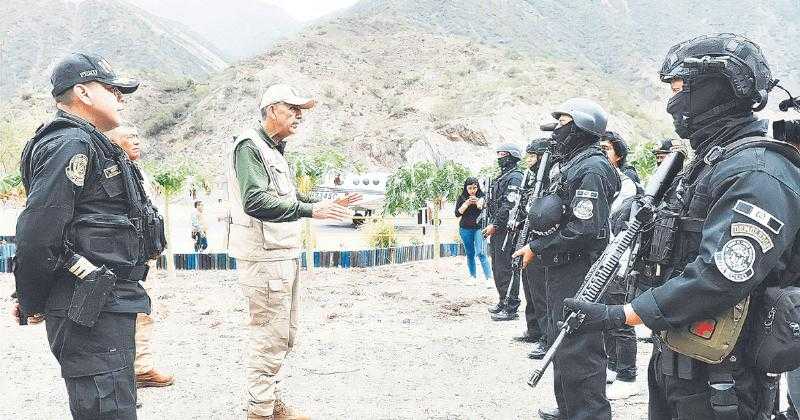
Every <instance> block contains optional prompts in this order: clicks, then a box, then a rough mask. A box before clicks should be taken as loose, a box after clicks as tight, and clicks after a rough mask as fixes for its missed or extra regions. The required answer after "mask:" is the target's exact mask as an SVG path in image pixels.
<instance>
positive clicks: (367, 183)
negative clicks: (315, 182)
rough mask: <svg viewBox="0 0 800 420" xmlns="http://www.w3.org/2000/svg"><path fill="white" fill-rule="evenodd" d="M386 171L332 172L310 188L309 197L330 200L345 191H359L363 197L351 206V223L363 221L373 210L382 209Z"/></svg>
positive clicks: (388, 174) (378, 210)
mask: <svg viewBox="0 0 800 420" xmlns="http://www.w3.org/2000/svg"><path fill="white" fill-rule="evenodd" d="M390 175H391V174H390V173H388V172H365V173H363V174H356V173H341V174H333V175H330V176H328V177H326V178H325V180H324V181H323V182H322V184H320V185H319V186H317V187H316V188H314V189H313V190H311V197H313V198H316V199H318V200H331V199H334V198H336V197H339V196H341V195H343V194H347V193H359V194H361V195H362V196H363V197H364V198H363V199H362V200H361V202H359V203H358V204H357V205H355V206H354V207H353V209H354V210H355V215H354V216H353V225H355V226H358V225H360V224H362V223H364V220H366V219H367V218H368V217H370V216H372V215H373V214H374V213H375V212H380V211H382V210H383V202H384V197H385V194H386V181H387V180H388V179H389V176H390Z"/></svg>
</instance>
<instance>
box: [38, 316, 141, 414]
mask: <svg viewBox="0 0 800 420" xmlns="http://www.w3.org/2000/svg"><path fill="white" fill-rule="evenodd" d="M45 322H46V327H47V340H48V342H49V343H50V349H51V351H52V352H53V355H54V356H55V357H56V360H58V363H59V364H60V365H61V376H63V377H64V383H65V384H66V386H67V394H68V395H69V408H70V411H71V412H72V418H73V419H75V420H112V419H113V420H135V419H136V380H135V375H134V373H133V359H134V356H135V354H136V351H135V344H134V330H135V325H136V314H134V313H109V312H101V313H100V317H99V319H98V320H97V323H96V324H95V326H94V327H92V328H87V327H84V326H82V325H79V324H76V323H74V322H72V321H71V320H70V319H69V318H66V317H64V316H58V315H57V314H55V313H48V314H47V318H46V321H45Z"/></svg>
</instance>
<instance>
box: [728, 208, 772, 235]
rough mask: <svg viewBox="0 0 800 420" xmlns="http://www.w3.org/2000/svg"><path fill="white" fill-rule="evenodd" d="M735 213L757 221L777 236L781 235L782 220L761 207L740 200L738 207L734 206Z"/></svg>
mask: <svg viewBox="0 0 800 420" xmlns="http://www.w3.org/2000/svg"><path fill="white" fill-rule="evenodd" d="M733 211H735V212H736V213H739V214H741V215H743V216H746V217H749V218H750V219H753V220H755V221H756V222H758V223H759V224H760V225H762V226H764V227H765V228H767V229H769V230H770V231H771V232H772V233H774V234H776V235H777V234H779V233H781V229H782V228H783V222H782V221H781V220H779V219H778V218H776V217H775V216H773V215H772V214H770V213H769V212H768V211H766V210H764V209H762V208H761V207H758V206H757V205H755V204H752V203H748V202H747V201H744V200H738V201H737V202H736V205H735V206H733Z"/></svg>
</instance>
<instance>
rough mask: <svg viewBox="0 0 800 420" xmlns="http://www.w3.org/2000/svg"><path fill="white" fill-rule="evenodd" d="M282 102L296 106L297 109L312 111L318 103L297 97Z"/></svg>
mask: <svg viewBox="0 0 800 420" xmlns="http://www.w3.org/2000/svg"><path fill="white" fill-rule="evenodd" d="M282 102H286V103H287V104H289V105H294V106H296V107H299V108H300V109H310V108H313V107H314V105H316V104H317V102H316V101H314V100H313V99H311V98H301V97H299V96H295V97H294V98H289V99H286V100H284V101H282Z"/></svg>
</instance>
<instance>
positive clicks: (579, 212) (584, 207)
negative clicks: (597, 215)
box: [572, 198, 594, 220]
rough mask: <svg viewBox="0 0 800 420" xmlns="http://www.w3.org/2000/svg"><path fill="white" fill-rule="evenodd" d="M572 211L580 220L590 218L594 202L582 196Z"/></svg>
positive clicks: (592, 213) (592, 214)
mask: <svg viewBox="0 0 800 420" xmlns="http://www.w3.org/2000/svg"><path fill="white" fill-rule="evenodd" d="M572 213H573V214H575V217H577V218H578V219H581V220H588V219H591V218H592V216H594V204H593V203H592V202H591V201H590V200H588V199H586V198H584V199H582V200H580V201H578V202H577V203H576V204H575V208H574V209H573V210H572Z"/></svg>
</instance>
